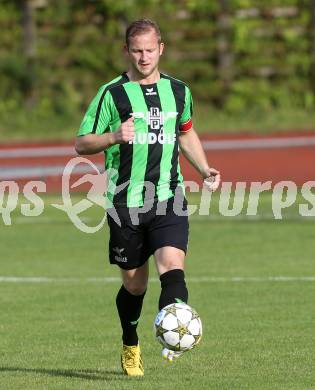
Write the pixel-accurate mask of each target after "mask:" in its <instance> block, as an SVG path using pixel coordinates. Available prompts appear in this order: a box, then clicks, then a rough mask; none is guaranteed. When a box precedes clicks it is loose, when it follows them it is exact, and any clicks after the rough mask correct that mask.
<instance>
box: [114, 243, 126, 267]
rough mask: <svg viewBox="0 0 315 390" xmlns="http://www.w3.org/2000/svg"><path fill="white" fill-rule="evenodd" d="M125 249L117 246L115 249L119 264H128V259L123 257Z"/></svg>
mask: <svg viewBox="0 0 315 390" xmlns="http://www.w3.org/2000/svg"><path fill="white" fill-rule="evenodd" d="M124 250H125V249H124V248H118V246H116V247H115V248H113V252H115V253H116V255H115V260H116V261H117V262H119V263H127V260H128V259H127V257H126V256H123V255H122V252H123V251H124Z"/></svg>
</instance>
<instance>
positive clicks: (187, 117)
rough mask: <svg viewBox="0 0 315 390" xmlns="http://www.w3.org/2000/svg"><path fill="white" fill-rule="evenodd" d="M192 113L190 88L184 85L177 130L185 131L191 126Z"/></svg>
mask: <svg viewBox="0 0 315 390" xmlns="http://www.w3.org/2000/svg"><path fill="white" fill-rule="evenodd" d="M192 115H193V99H192V96H191V92H190V89H189V88H188V87H187V86H185V105H184V110H183V113H182V116H181V118H180V121H179V130H180V132H181V133H186V132H187V131H189V130H190V129H191V128H192V126H193V123H192Z"/></svg>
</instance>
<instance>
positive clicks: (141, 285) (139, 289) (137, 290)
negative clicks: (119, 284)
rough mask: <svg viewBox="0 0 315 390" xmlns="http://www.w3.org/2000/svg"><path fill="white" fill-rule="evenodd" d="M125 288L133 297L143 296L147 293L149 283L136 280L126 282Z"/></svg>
mask: <svg viewBox="0 0 315 390" xmlns="http://www.w3.org/2000/svg"><path fill="white" fill-rule="evenodd" d="M124 287H125V289H126V290H127V291H128V292H129V293H130V294H132V295H142V294H144V293H145V292H146V289H147V283H145V282H139V281H134V280H124Z"/></svg>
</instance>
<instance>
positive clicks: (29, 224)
mask: <svg viewBox="0 0 315 390" xmlns="http://www.w3.org/2000/svg"><path fill="white" fill-rule="evenodd" d="M193 200H195V198H193ZM58 201H59V202H60V200H59V199H56V198H54V199H53V198H49V197H47V198H46V208H45V212H44V213H43V214H42V215H41V216H39V217H37V218H30V217H23V216H21V214H20V211H17V212H16V213H15V214H14V215H13V220H12V222H13V224H12V226H4V225H3V223H2V221H1V222H0V237H1V241H0V253H1V272H0V276H1V277H4V276H5V277H13V276H14V277H17V278H18V279H15V282H13V281H12V280H11V282H9V281H8V279H4V278H2V279H1V280H2V282H0V297H1V299H0V313H1V320H0V339H1V349H0V351H1V352H0V371H1V372H0V389H10V390H11V389H170V388H183V389H185V388H190V387H193V388H194V389H311V388H313V389H314V388H315V372H314V367H315V358H314V345H315V331H314V321H315V312H314V297H315V278H314V276H315V267H314V251H315V240H314V223H315V222H314V219H309V218H305V217H304V218H302V217H300V216H299V215H298V213H297V208H296V207H293V208H291V209H290V210H288V212H287V213H286V215H285V218H284V220H278V221H276V220H274V219H273V218H272V216H271V204H270V196H269V195H265V196H264V197H263V199H262V202H261V207H260V208H259V215H258V217H257V218H251V219H250V218H246V216H245V215H243V216H242V215H241V216H240V217H238V218H228V217H222V216H220V214H219V213H218V212H217V203H218V198H217V197H215V198H214V210H213V212H212V214H211V216H210V217H198V216H192V217H191V222H190V245H189V253H188V256H187V262H186V269H187V271H186V275H187V280H188V286H189V291H190V304H191V305H192V306H193V307H195V308H196V309H197V310H198V311H199V313H200V315H201V317H202V320H203V325H204V336H203V339H202V342H201V343H200V346H198V348H196V350H194V351H192V352H191V353H187V354H186V355H184V356H183V357H182V358H181V359H180V360H178V361H177V362H175V363H174V364H173V365H171V364H167V363H166V362H164V361H162V358H161V356H160V353H161V348H160V346H159V344H158V343H157V342H156V341H155V340H154V338H153V332H152V323H153V319H154V317H155V315H156V312H157V300H158V295H159V283H158V282H157V279H156V274H155V270H154V267H153V262H152V260H150V261H151V265H152V272H151V275H152V277H153V278H154V279H152V281H151V283H150V286H149V290H148V293H147V297H146V300H145V304H144V308H143V315H142V318H141V322H140V325H139V334H140V337H141V345H142V350H143V357H144V363H145V377H144V378H137V379H134V378H126V377H124V376H123V375H122V374H121V369H120V362H119V354H120V348H121V341H120V330H119V327H118V325H117V321H118V317H117V314H116V309H115V306H114V303H113V302H114V299H115V295H116V291H117V289H118V288H119V286H120V283H119V281H118V280H117V279H116V278H113V279H108V278H109V277H117V276H118V272H117V269H116V267H113V266H110V265H109V264H108V262H107V239H108V232H107V227H106V226H104V228H103V229H102V230H101V231H99V232H97V233H95V234H93V235H88V234H84V233H82V232H80V231H78V230H77V229H76V228H75V227H74V226H73V225H72V224H71V222H70V221H69V219H68V217H67V216H66V214H63V213H62V212H61V211H58V210H56V209H53V208H52V207H51V206H49V204H50V203H51V202H53V203H56V202H58ZM99 212H100V210H99V209H97V206H95V209H94V208H93V209H92V210H90V212H89V223H91V224H92V223H93V222H94V223H95V224H96V223H98V221H97V215H98V213H99ZM279 276H282V277H283V278H282V279H277V278H276V277H279ZM30 277H35V278H36V277H37V278H44V277H46V278H48V279H34V280H33V281H31V279H27V278H30ZM22 278H26V279H22ZM104 278H107V279H104ZM102 279H103V280H102Z"/></svg>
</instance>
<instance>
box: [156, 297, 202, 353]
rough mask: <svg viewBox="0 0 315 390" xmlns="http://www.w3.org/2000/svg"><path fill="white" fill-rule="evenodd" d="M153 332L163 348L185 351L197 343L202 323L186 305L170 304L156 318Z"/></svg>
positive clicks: (200, 334) (196, 314)
mask: <svg viewBox="0 0 315 390" xmlns="http://www.w3.org/2000/svg"><path fill="white" fill-rule="evenodd" d="M154 332H155V336H156V338H157V340H158V341H159V342H160V343H161V344H162V345H163V347H165V348H168V349H170V350H172V351H186V350H188V349H191V348H193V347H194V346H196V345H197V344H198V343H199V341H200V339H201V336H202V323H201V319H200V317H199V315H198V313H197V312H196V311H195V310H194V309H193V308H192V307H190V306H189V305H187V304H186V303H171V304H170V305H168V306H165V307H164V308H163V309H162V310H161V311H160V312H159V313H158V315H157V316H156V318H155V321H154Z"/></svg>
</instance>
